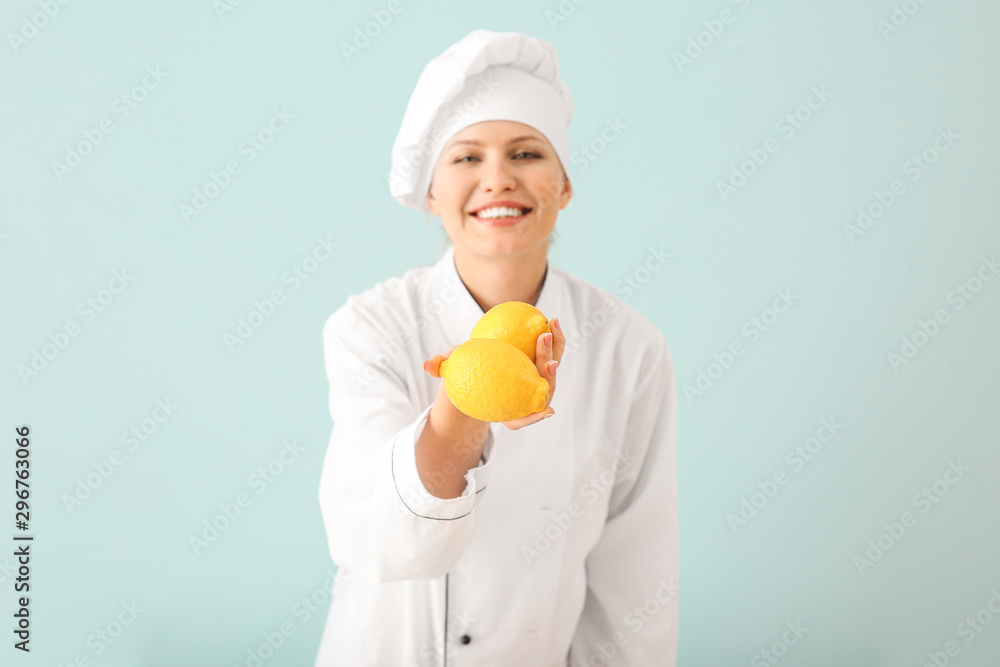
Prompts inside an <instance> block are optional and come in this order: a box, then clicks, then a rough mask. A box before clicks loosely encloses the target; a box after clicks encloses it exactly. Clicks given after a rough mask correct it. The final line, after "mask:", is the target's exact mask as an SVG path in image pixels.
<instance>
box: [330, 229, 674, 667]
mask: <svg viewBox="0 0 1000 667" xmlns="http://www.w3.org/2000/svg"><path fill="white" fill-rule="evenodd" d="M535 305H536V307H537V308H538V309H539V310H541V311H542V313H544V314H545V316H546V317H548V318H549V319H553V318H556V317H558V318H559V323H560V324H561V325H562V328H563V331H564V332H565V334H566V338H567V344H566V349H565V351H564V353H563V358H562V361H561V362H560V364H559V370H558V377H557V387H556V392H555V396H554V397H553V400H552V403H551V405H552V408H553V410H555V414H554V415H553V416H552V417H551V418H550V419H546V420H544V421H541V422H538V423H535V424H532V425H531V426H528V427H525V428H522V429H520V430H517V431H511V430H509V429H508V428H506V427H505V426H503V425H502V424H498V423H494V424H491V426H490V429H489V432H488V434H487V436H486V442H485V445H484V448H483V456H482V458H481V459H480V463H479V465H478V466H477V467H475V468H472V469H471V470H469V471H468V473H467V474H466V475H465V479H466V482H467V485H466V488H465V491H464V492H463V494H462V495H461V496H459V497H457V498H450V499H442V498H437V497H435V496H433V495H431V494H430V493H429V492H428V491H427V490H426V488H425V487H424V486H423V484H422V482H421V481H420V477H419V475H418V473H417V468H416V461H415V455H414V445H415V443H416V441H417V439H418V437H419V435H420V433H421V431H422V429H423V426H424V424H425V422H426V419H427V415H428V413H429V412H430V409H431V406H432V405H433V403H434V397H435V395H436V394H437V390H438V383H439V382H440V381H441V380H438V379H436V378H432V377H431V376H429V375H428V374H427V373H426V372H425V371H424V370H423V368H422V364H423V361H424V360H425V359H429V358H430V357H431V356H433V355H435V354H443V353H444V352H445V351H446V350H447V349H448V348H449V347H451V346H452V345H457V344H460V343H462V342H464V341H466V340H468V338H469V334H470V332H471V331H472V328H473V326H474V325H475V324H476V322H478V321H479V318H480V317H482V315H483V310H482V308H481V307H480V306H479V304H478V303H477V302H476V301H475V299H473V297H472V295H471V294H470V293H469V291H468V289H467V288H466V287H465V285H464V283H463V282H462V281H461V278H460V277H459V275H458V271H457V269H456V267H455V261H454V248H453V247H451V246H449V247H448V249H447V250H446V251H445V252H444V254H443V256H442V257H441V259H440V260H439V261H438V262H437V263H436V264H435V265H433V266H425V267H420V268H416V269H412V270H410V271H408V272H407V273H406V274H405V275H403V276H402V277H401V278H399V277H394V278H390V279H389V280H386V281H385V282H382V283H380V284H378V285H376V286H374V287H373V288H371V289H369V290H367V291H365V292H362V293H361V294H359V295H354V296H350V297H348V299H347V302H346V303H345V304H344V305H343V306H342V307H340V308H339V309H338V310H337V311H336V312H334V313H333V314H332V315H331V316H330V317H329V319H328V320H327V322H326V324H325V326H324V328H323V345H324V357H325V363H326V373H327V377H328V379H329V383H330V414H331V416H332V417H333V422H334V426H333V431H332V434H331V437H330V442H329V446H328V448H327V451H326V456H325V458H324V461H323V470H322V474H321V479H320V489H319V501H320V508H321V511H322V517H323V523H324V526H325V528H326V535H327V540H328V543H329V548H330V555H331V556H332V558H333V561H334V563H336V565H337V566H338V571H337V576H336V578H335V581H334V583H333V586H332V588H333V595H332V602H331V606H330V610H329V613H328V616H327V621H326V626H325V629H324V634H323V637H322V640H321V642H320V646H319V651H318V655H317V657H316V663H315V665H316V667H411V666H413V667H418V666H419V667H425V666H426V667H565V666H566V665H572V666H573V667H577V666H581V667H583V666H586V667H595V666H600V665H621V666H623V667H624V666H628V667H645V666H647V665H648V666H670V667H672V666H673V665H675V661H676V651H677V614H678V595H677V593H678V583H679V582H678V548H677V477H676V458H677V457H676V410H677V402H676V393H675V384H674V366H673V361H672V359H671V356H670V351H669V348H668V347H667V343H666V340H665V339H664V337H663V334H662V333H661V332H660V331H659V329H657V328H656V327H655V326H654V325H653V324H652V323H650V322H649V321H648V320H647V319H646V318H645V317H643V316H642V315H641V314H640V313H639V312H638V311H637V310H635V308H633V307H631V306H630V305H628V304H627V303H625V302H624V301H622V300H621V299H618V298H617V297H615V296H613V295H611V294H609V293H608V292H605V291H603V290H601V289H599V288H597V287H595V286H593V285H591V284H589V283H587V282H585V281H583V280H581V279H579V278H577V277H575V276H572V275H570V274H568V273H565V272H563V271H560V270H558V269H555V268H553V267H552V266H551V262H549V264H548V266H547V270H546V274H545V278H544V281H543V284H542V290H541V293H540V294H539V297H538V301H537V303H536V304H535Z"/></svg>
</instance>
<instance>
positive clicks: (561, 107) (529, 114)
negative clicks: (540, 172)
mask: <svg viewBox="0 0 1000 667" xmlns="http://www.w3.org/2000/svg"><path fill="white" fill-rule="evenodd" d="M488 120H509V121H516V122H519V123H524V124H525V125H528V126H530V127H533V128H535V129H536V130H538V131H539V132H541V133H542V135H544V136H545V138H546V139H548V140H549V143H551V144H552V148H553V149H554V150H555V152H556V155H558V156H559V161H560V162H561V163H562V167H563V170H564V171H565V172H566V177H567V178H569V165H570V160H569V125H570V123H571V122H572V120H573V96H572V95H571V94H570V92H569V88H568V87H567V86H566V84H565V83H564V82H563V80H562V77H561V76H560V75H559V60H558V57H557V55H556V49H555V47H554V46H552V45H551V44H549V43H548V42H546V41H543V40H541V39H538V38H537V37H529V36H527V35H522V34H520V33H517V32H492V31H490V30H473V31H472V32H470V33H469V34H468V35H466V36H465V37H463V38H462V39H461V40H459V41H458V42H456V43H455V44H452V45H451V46H449V47H448V48H447V49H446V50H445V52H444V53H442V54H441V55H440V56H437V57H436V58H432V59H431V61H430V62H429V63H427V66H426V67H424V70H423V72H421V74H420V78H419V79H417V85H416V86H415V87H414V89H413V93H412V94H411V95H410V101H409V103H407V105H406V112H405V113H404V114H403V121H402V123H401V124H400V127H399V133H398V134H397V135H396V141H395V142H394V143H393V146H392V168H391V170H390V172H389V191H390V192H391V193H392V196H393V197H395V198H396V200H397V201H398V202H399V203H400V204H402V205H403V206H406V207H407V208H412V209H416V210H418V211H427V210H428V209H427V190H428V188H429V187H430V183H431V176H432V174H433V172H434V165H436V164H437V161H438V156H439V155H440V154H441V150H442V149H443V148H444V145H445V144H446V143H448V140H449V139H451V138H452V137H453V136H454V135H456V134H458V133H459V132H460V131H462V130H464V129H465V128H466V127H468V126H469V125H473V124H475V123H481V122H483V121H488Z"/></svg>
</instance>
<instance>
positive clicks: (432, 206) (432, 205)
mask: <svg viewBox="0 0 1000 667" xmlns="http://www.w3.org/2000/svg"><path fill="white" fill-rule="evenodd" d="M427 208H428V209H429V210H430V212H431V213H433V214H434V215H437V216H438V217H440V215H438V212H437V200H436V199H434V195H433V194H432V193H431V190H430V188H428V189H427Z"/></svg>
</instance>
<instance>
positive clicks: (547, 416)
mask: <svg viewBox="0 0 1000 667" xmlns="http://www.w3.org/2000/svg"><path fill="white" fill-rule="evenodd" d="M554 414H555V413H554V412H550V413H549V414H547V415H545V416H544V417H542V419H548V418H549V417H551V416H552V415H554Z"/></svg>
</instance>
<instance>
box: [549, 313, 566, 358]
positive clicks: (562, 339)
mask: <svg viewBox="0 0 1000 667" xmlns="http://www.w3.org/2000/svg"><path fill="white" fill-rule="evenodd" d="M549 328H551V329H552V358H553V359H555V360H556V361H562V356H563V350H565V349H566V334H565V333H563V330H562V325H561V324H560V323H559V318H558V317H557V318H555V319H554V320H552V322H551V324H550V327H549Z"/></svg>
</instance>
